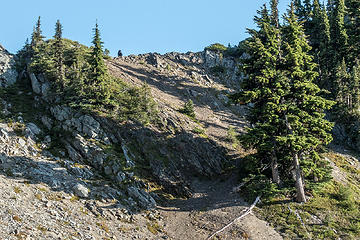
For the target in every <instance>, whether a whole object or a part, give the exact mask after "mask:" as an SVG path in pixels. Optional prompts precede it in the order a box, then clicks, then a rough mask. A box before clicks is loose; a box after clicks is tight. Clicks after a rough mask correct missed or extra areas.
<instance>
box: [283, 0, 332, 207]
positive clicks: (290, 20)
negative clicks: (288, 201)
mask: <svg viewBox="0 0 360 240" xmlns="http://www.w3.org/2000/svg"><path fill="white" fill-rule="evenodd" d="M283 49H284V66H283V69H284V72H285V75H286V77H287V83H288V91H287V95H286V96H285V98H284V99H283V103H282V108H281V109H282V112H281V114H280V116H282V117H283V121H284V122H285V125H286V134H285V135H282V136H278V137H277V141H278V143H279V145H280V146H282V148H283V149H286V151H287V152H288V156H291V161H292V165H293V168H294V170H295V179H296V182H295V187H296V191H297V195H296V200H297V201H298V202H305V201H306V198H305V190H304V179H303V173H302V170H301V168H302V164H304V163H306V162H316V161H317V160H319V156H318V154H317V148H318V146H319V145H321V144H327V143H329V142H330V141H331V140H332V138H331V134H329V133H328V132H329V131H330V130H331V128H332V124H331V123H330V122H328V121H327V120H325V119H324V117H325V114H324V110H326V109H329V108H330V107H331V106H332V104H333V102H331V101H329V100H326V99H324V98H322V97H321V96H319V92H320V89H319V87H318V86H317V85H316V84H315V83H314V81H315V79H316V77H317V75H318V74H317V72H316V71H315V68H316V64H315V63H314V62H313V58H312V56H311V55H310V54H309V51H310V49H311V47H310V46H309V45H308V43H307V39H306V37H305V34H304V28H303V26H302V25H301V23H299V21H298V18H297V16H296V15H295V10H294V5H293V4H291V8H290V9H289V11H288V14H287V16H286V17H285V26H284V27H283ZM289 160H290V159H289Z"/></svg>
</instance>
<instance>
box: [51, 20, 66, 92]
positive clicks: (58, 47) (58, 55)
mask: <svg viewBox="0 0 360 240" xmlns="http://www.w3.org/2000/svg"><path fill="white" fill-rule="evenodd" d="M54 40H55V41H54V45H53V50H54V60H55V71H56V76H55V78H56V80H57V82H58V86H61V87H62V89H63V88H64V87H65V85H66V81H65V72H64V44H63V39H62V25H61V23H60V21H59V20H57V22H56V25H55V35H54Z"/></svg>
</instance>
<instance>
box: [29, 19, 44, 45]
mask: <svg viewBox="0 0 360 240" xmlns="http://www.w3.org/2000/svg"><path fill="white" fill-rule="evenodd" d="M44 38H45V37H44V36H43V35H42V30H41V18H40V16H39V18H38V20H37V22H36V25H35V27H34V30H33V33H32V35H31V46H32V47H36V46H37V45H38V44H40V43H41V42H43V40H44Z"/></svg>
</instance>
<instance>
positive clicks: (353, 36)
mask: <svg viewBox="0 0 360 240" xmlns="http://www.w3.org/2000/svg"><path fill="white" fill-rule="evenodd" d="M346 6H347V17H348V24H347V25H348V26H347V30H348V34H349V47H348V55H349V58H348V59H349V62H350V65H352V66H354V65H355V64H356V60H357V59H360V0H347V1H346Z"/></svg>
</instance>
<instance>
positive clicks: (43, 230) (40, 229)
mask: <svg viewBox="0 0 360 240" xmlns="http://www.w3.org/2000/svg"><path fill="white" fill-rule="evenodd" d="M36 229H37V230H39V231H41V232H42V233H46V232H47V228H46V227H44V226H42V225H38V226H37V227H36Z"/></svg>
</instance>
